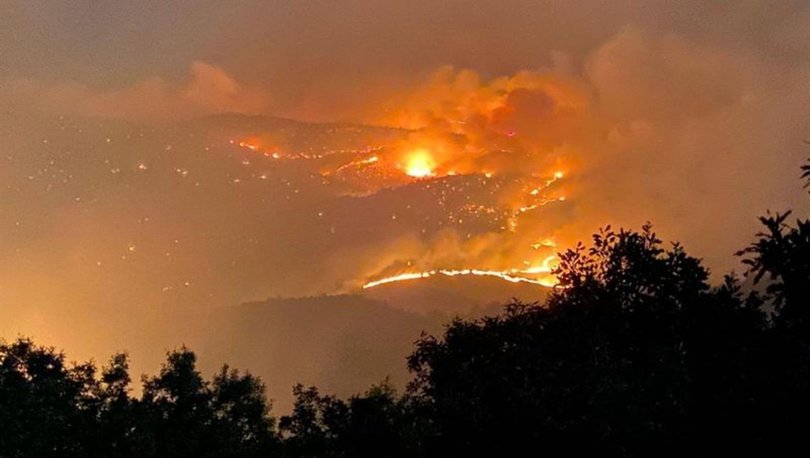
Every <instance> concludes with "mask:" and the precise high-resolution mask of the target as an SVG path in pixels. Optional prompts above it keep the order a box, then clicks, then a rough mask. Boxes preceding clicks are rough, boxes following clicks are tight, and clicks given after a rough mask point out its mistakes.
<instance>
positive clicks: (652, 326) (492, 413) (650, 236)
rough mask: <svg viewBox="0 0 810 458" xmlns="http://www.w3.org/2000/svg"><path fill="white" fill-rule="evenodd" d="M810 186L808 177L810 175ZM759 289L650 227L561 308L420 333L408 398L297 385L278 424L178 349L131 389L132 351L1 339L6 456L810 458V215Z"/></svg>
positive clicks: (603, 258)
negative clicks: (716, 271) (89, 358)
mask: <svg viewBox="0 0 810 458" xmlns="http://www.w3.org/2000/svg"><path fill="white" fill-rule="evenodd" d="M804 171H805V178H810V166H806V167H805V168H804ZM761 220H762V223H763V225H764V230H763V232H762V233H760V234H758V235H757V237H756V239H755V240H754V242H753V243H752V244H751V245H750V246H749V247H748V248H746V249H744V250H742V251H741V252H740V253H738V254H739V256H741V257H742V259H743V263H744V264H746V265H747V268H748V269H749V274H750V275H749V276H748V278H749V280H748V283H747V284H745V285H741V284H740V282H739V281H738V280H737V279H736V278H734V277H732V276H729V277H726V279H725V282H724V283H723V284H722V285H721V286H719V287H712V286H710V285H709V283H708V272H707V270H706V269H705V268H704V267H703V266H702V265H701V262H700V260H699V259H696V258H693V257H690V256H689V255H687V254H686V253H685V252H684V250H683V249H682V248H681V247H680V246H679V245H677V244H675V245H672V246H669V247H667V246H664V245H662V243H661V241H660V240H658V239H657V238H656V236H655V234H654V233H653V232H652V231H651V229H650V228H649V227H645V228H643V230H642V231H641V232H628V231H618V232H615V231H612V230H610V229H609V228H608V229H605V230H603V231H601V232H600V233H599V234H596V235H595V236H594V240H593V245H592V246H591V247H590V248H585V247H584V246H578V247H577V248H576V249H574V250H570V251H568V252H566V253H563V254H562V255H561V266H560V269H559V276H560V279H561V280H562V284H563V285H565V286H566V288H560V289H557V290H556V291H555V292H554V293H553V294H552V295H551V297H550V298H549V300H548V301H547V303H545V304H542V305H538V304H521V303H517V302H515V303H512V304H509V305H507V306H506V309H505V311H504V312H503V313H502V314H501V315H499V316H495V317H489V318H484V319H481V320H475V321H464V320H456V321H453V322H452V323H450V325H449V326H448V327H447V329H446V331H445V333H444V335H443V336H442V337H440V338H436V337H432V336H422V338H421V339H420V340H419V341H418V342H417V343H416V348H415V350H414V352H413V353H412V354H411V356H410V357H409V358H408V366H409V368H410V370H411V372H412V374H413V379H412V382H411V384H410V385H409V386H408V388H407V390H406V391H405V393H403V394H401V395H400V394H397V393H396V392H395V391H394V390H393V389H392V388H391V387H390V386H389V385H388V384H386V383H382V384H381V385H379V386H374V387H372V388H370V389H369V390H368V391H367V392H366V393H365V394H363V395H358V396H354V397H352V398H349V399H346V400H344V399H338V398H335V397H333V396H329V395H324V394H321V393H320V392H319V391H318V390H317V388H314V387H310V388H306V387H302V386H297V387H295V388H294V392H295V396H296V403H295V408H294V410H293V412H292V413H291V414H290V415H289V416H283V417H281V418H280V419H276V418H274V417H273V416H271V414H270V412H269V404H268V401H267V398H266V395H265V392H264V387H263V385H262V383H261V381H260V380H258V379H257V378H255V377H253V376H251V375H250V374H248V373H240V372H238V371H235V370H232V369H229V368H228V367H227V366H226V367H223V368H222V370H221V372H219V373H217V374H216V375H214V377H213V379H211V380H205V379H204V378H203V377H202V376H201V375H200V373H199V372H198V371H197V370H196V369H195V356H194V353H192V352H191V351H189V350H187V349H185V348H181V349H180V350H177V351H174V352H172V353H170V354H169V355H168V357H167V360H166V363H165V365H164V367H163V369H162V370H161V371H160V373H159V374H157V375H156V376H153V377H146V378H144V380H143V394H142V395H141V396H139V397H135V396H133V395H132V394H131V392H130V382H131V380H130V375H129V371H128V364H127V357H126V355H124V354H120V355H115V356H113V357H112V359H111V360H110V361H109V363H108V364H107V365H105V366H104V367H102V368H100V369H98V368H96V367H95V366H94V365H93V364H92V363H85V364H78V365H76V364H70V365H69V364H67V363H66V359H65V357H64V355H62V354H61V353H59V352H57V351H55V350H54V349H51V348H43V347H39V346H36V345H35V344H34V343H32V342H31V341H29V340H25V339H20V340H17V341H14V342H12V343H5V344H2V345H0V456H2V457H40V456H42V457H46V456H47V457H79V456H81V457H167V458H168V457H259V456H262V457H263V456H267V457H366V456H368V457H421V456H430V457H452V456H534V455H537V456H540V455H548V456H557V455H562V454H566V455H573V456H576V455H578V454H581V453H587V452H591V453H599V454H600V455H608V456H709V455H715V454H719V455H731V454H733V453H744V454H746V455H748V454H752V453H757V452H760V453H765V454H767V455H770V456H775V455H776V456H778V455H782V454H787V453H788V452H790V454H791V455H794V454H801V453H802V450H804V449H806V445H805V444H806V438H805V437H806V434H807V432H808V427H809V426H810V220H798V221H795V222H790V221H789V213H786V214H776V215H769V216H766V217H763V218H761Z"/></svg>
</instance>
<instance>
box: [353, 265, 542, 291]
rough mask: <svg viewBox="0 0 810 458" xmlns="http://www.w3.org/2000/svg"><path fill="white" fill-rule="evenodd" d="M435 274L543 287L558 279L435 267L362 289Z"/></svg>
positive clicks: (388, 278) (388, 279) (372, 284)
mask: <svg viewBox="0 0 810 458" xmlns="http://www.w3.org/2000/svg"><path fill="white" fill-rule="evenodd" d="M518 273H524V271H519V272H518ZM436 275H444V276H446V277H456V276H470V275H472V276H482V277H496V278H500V279H501V280H506V281H508V282H511V283H531V284H533V285H540V286H545V287H549V288H551V287H554V286H556V285H557V284H558V281H557V279H556V278H554V277H553V276H547V277H543V278H528V277H522V276H519V275H515V274H513V273H510V272H501V271H497V270H480V269H459V270H452V269H436V270H428V271H425V272H408V273H404V274H399V275H394V276H392V277H386V278H381V279H379V280H374V281H370V282H368V283H366V284H365V285H363V289H368V288H374V287H375V286H380V285H385V284H388V283H396V282H400V281H407V280H417V279H420V278H429V277H433V276H436Z"/></svg>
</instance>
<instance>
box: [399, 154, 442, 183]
mask: <svg viewBox="0 0 810 458" xmlns="http://www.w3.org/2000/svg"><path fill="white" fill-rule="evenodd" d="M435 168H436V163H435V161H434V160H433V157H432V156H431V155H430V152H428V151H427V150H425V149H418V150H415V151H413V152H411V153H410V154H409V155H408V157H407V159H406V162H405V173H406V174H408V175H410V176H412V177H416V178H424V177H428V176H432V175H433V174H434V171H433V170H434V169H435Z"/></svg>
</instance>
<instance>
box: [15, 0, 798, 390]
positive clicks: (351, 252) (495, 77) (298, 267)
mask: <svg viewBox="0 0 810 458" xmlns="http://www.w3.org/2000/svg"><path fill="white" fill-rule="evenodd" d="M237 115H238V116H237ZM281 118H287V119H281ZM288 119H294V120H297V121H301V122H292V121H289V120H288ZM808 138H810V4H808V3H807V2H801V1H796V2H790V1H784V2H751V1H739V2H704V1H682V2H669V1H650V0H647V1H611V2H601V1H579V2H575V1H570V0H569V1H518V0H498V1H489V0H480V1H455V0H445V1H430V2H428V1H421V0H409V1H391V0H373V1H372V0H355V1H349V0H345V1H341V0H331V1H321V0H307V1H258V0H256V1H239V0H233V1H228V2H216V1H210V2H209V1H201V2H193V3H192V2H92V1H70V2H68V1H65V2H61V1H59V2H57V1H31V0H27V1H22V0H20V1H15V0H0V161H2V165H0V179H2V180H3V184H2V187H0V259H1V260H2V261H3V262H2V265H0V301H2V304H0V306H2V311H1V312H0V320H2V322H3V327H2V328H0V331H2V333H3V334H4V335H5V336H6V337H9V336H13V335H14V334H17V333H24V334H34V335H35V336H43V337H45V338H46V339H51V338H52V339H54V340H58V342H50V343H55V344H58V345H66V346H70V345H73V346H74V347H75V348H77V349H78V350H79V353H80V355H81V354H92V351H91V350H90V349H91V348H102V349H103V350H104V351H107V349H108V348H112V347H116V348H120V347H122V346H123V347H126V346H130V347H137V345H136V344H133V343H131V341H128V340H127V339H126V338H125V337H123V336H124V335H122V334H121V333H120V332H118V331H116V329H118V328H117V327H116V326H119V325H120V326H123V325H130V326H135V324H134V323H136V322H137V323H139V324H138V326H141V327H143V329H144V332H143V333H140V332H133V334H132V335H139V336H141V337H142V335H149V333H150V332H152V333H156V332H157V331H154V329H153V327H150V325H149V324H148V323H150V320H153V317H154V316H156V315H152V314H153V313H154V308H155V307H192V308H200V307H201V306H226V305H234V304H238V303H241V302H245V301H249V300H259V299H263V298H266V297H269V296H281V297H297V296H305V295H319V294H344V293H354V292H357V291H360V288H361V286H362V285H363V284H365V283H367V282H371V281H375V280H380V279H385V278H389V277H392V276H393V277H394V278H398V277H397V276H400V275H421V274H422V273H423V272H431V271H433V272H434V276H435V275H438V274H439V273H445V274H452V273H458V272H459V271H463V272H466V273H468V274H469V273H475V272H478V273H479V274H480V273H484V274H488V275H490V276H495V277H497V276H500V277H501V278H503V277H508V278H507V279H511V280H513V281H523V283H529V284H530V285H533V283H532V282H534V281H538V282H541V283H544V284H547V283H548V281H549V279H548V277H547V270H548V267H549V265H550V264H549V261H550V256H553V254H554V252H555V251H556V250H559V249H564V248H565V247H567V246H570V245H572V244H574V243H575V242H576V241H577V240H583V239H587V237H588V235H589V234H590V233H591V232H593V231H594V230H596V229H597V228H599V227H600V226H603V225H605V224H613V225H614V226H625V227H635V228H638V227H639V226H640V225H641V224H643V223H644V222H646V221H652V222H653V223H654V225H655V227H656V228H657V230H658V231H659V233H660V234H661V235H662V236H663V237H664V238H665V239H668V240H679V241H681V242H683V243H684V244H685V245H686V248H687V251H688V252H690V253H691V254H693V255H696V256H699V257H703V258H704V259H705V261H706V263H707V264H708V265H709V267H710V268H711V269H712V270H713V271H714V272H715V274H716V276H719V275H720V274H722V273H725V272H727V271H729V270H731V269H737V270H738V271H739V270H740V267H739V264H738V262H737V260H736V259H735V258H734V257H733V255H732V254H733V252H734V251H736V250H737V249H740V248H742V247H744V246H745V245H746V244H747V242H748V241H749V240H751V237H752V235H753V234H754V233H755V232H756V230H757V221H756V217H757V216H758V215H760V214H762V213H763V212H764V211H765V210H768V209H772V210H784V209H787V208H794V209H796V210H797V211H798V212H804V213H805V214H806V212H807V210H808V205H807V202H808V200H807V198H806V194H805V193H804V191H803V190H802V189H801V184H800V182H799V181H798V170H799V169H798V167H799V165H800V164H801V163H802V162H803V160H804V159H805V158H806V157H807V156H808V155H809V154H810V148H808V146H807V145H806V144H805V143H804V140H805V139H808ZM551 265H553V261H552V263H551ZM464 269H475V270H474V271H473V272H469V271H465V270H464ZM489 280H491V279H487V281H489ZM524 280H530V281H529V282H525V281H524ZM485 290H486V289H485ZM493 291H495V290H493ZM376 294H377V296H376V298H377V299H382V300H385V294H381V293H376ZM482 294H483V295H484V296H485V295H486V292H484V293H482ZM493 294H495V293H494V292H493ZM479 299H481V298H479ZM501 299H503V298H501V297H494V298H493V300H501ZM437 307H439V308H441V307H440V306H438V305H437ZM412 309H419V310H422V311H424V309H425V308H424V307H421V308H420V307H412ZM147 310H148V312H147ZM113 316H115V317H116V318H111V317H113ZM329 316H332V317H333V316H334V315H333V314H329ZM121 317H124V318H121ZM115 320H118V322H119V324H118V325H110V323H111V322H112V321H115ZM145 323H146V324H145ZM186 324H187V323H186ZM162 325H164V326H165V330H163V331H161V332H163V333H165V334H166V335H165V336H164V337H162V338H161V339H162V340H161V339H157V341H159V342H161V344H165V345H171V344H172V343H170V341H171V339H172V336H173V335H174V336H175V337H177V340H180V339H181V338H184V339H185V338H190V337H188V336H189V335H190V334H189V333H187V332H185V331H184V330H181V329H176V333H175V334H173V331H171V329H172V324H171V323H162ZM177 326H178V327H179V326H181V325H179V324H178V325H177ZM182 326H185V324H184V325H182ZM99 327H102V328H105V329H104V332H100V331H98V328H99ZM139 329H140V328H139ZM150 329H151V330H150ZM161 329H163V328H161ZM212 332H214V333H215V332H216V331H212ZM268 332H271V331H270V330H269V331H268ZM127 335H128V334H127ZM141 337H139V338H141ZM198 337H199V336H198ZM143 339H145V338H143ZM143 339H142V340H143ZM199 339H202V337H199V338H198V340H199ZM203 340H204V339H203ZM143 341H144V342H145V341H146V340H143ZM310 341H311V339H309V340H307V342H310ZM175 343H180V342H175ZM144 345H146V344H144ZM302 345H303V344H302ZM307 345H310V344H309V343H308V344H307ZM146 346H147V347H148V345H146ZM144 351H146V350H144ZM82 352H83V353H82ZM94 356H97V357H102V356H103V354H102V355H95V354H94ZM274 370H282V371H283V370H285V368H284V367H283V366H282V367H281V368H280V369H279V368H278V367H276V368H275V369H274ZM313 377H314V376H313ZM316 379H317V377H316ZM285 380H286V379H285ZM363 380H364V381H365V379H363ZM338 385H340V383H338ZM341 386H342V385H341Z"/></svg>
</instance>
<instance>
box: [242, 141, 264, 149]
mask: <svg viewBox="0 0 810 458" xmlns="http://www.w3.org/2000/svg"><path fill="white" fill-rule="evenodd" d="M239 146H240V147H242V148H247V149H249V150H251V151H256V150H258V149H259V146H258V145H255V144H253V143H249V142H239Z"/></svg>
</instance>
